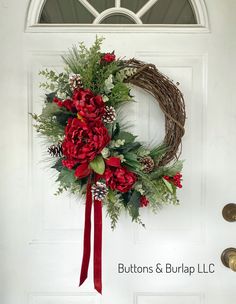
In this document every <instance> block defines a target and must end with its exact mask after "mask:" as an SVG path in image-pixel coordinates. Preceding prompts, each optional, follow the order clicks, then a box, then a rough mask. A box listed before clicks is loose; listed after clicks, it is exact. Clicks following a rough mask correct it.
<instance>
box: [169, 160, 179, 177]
mask: <svg viewBox="0 0 236 304" xmlns="http://www.w3.org/2000/svg"><path fill="white" fill-rule="evenodd" d="M182 169H183V161H181V160H178V161H176V162H175V163H174V164H173V165H172V166H171V167H168V168H166V170H165V175H168V176H174V175H175V174H176V173H178V172H181V171H182Z"/></svg>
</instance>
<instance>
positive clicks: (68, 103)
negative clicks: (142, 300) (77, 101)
mask: <svg viewBox="0 0 236 304" xmlns="http://www.w3.org/2000/svg"><path fill="white" fill-rule="evenodd" d="M53 102H55V103H56V104H57V105H58V107H60V108H66V109H67V110H68V111H70V112H73V113H76V112H77V109H76V107H75V105H74V101H73V100H72V99H66V100H64V101H62V100H60V99H58V98H57V97H54V98H53Z"/></svg>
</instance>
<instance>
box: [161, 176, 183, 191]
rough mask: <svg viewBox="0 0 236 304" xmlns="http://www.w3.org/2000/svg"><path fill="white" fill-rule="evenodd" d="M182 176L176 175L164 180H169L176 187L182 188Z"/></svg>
mask: <svg viewBox="0 0 236 304" xmlns="http://www.w3.org/2000/svg"><path fill="white" fill-rule="evenodd" d="M182 176H183V175H182V174H180V173H176V174H175V176H167V175H165V176H163V178H164V179H165V180H167V181H168V182H169V183H172V184H173V185H175V186H176V187H178V188H182V187H183V186H182V184H181V181H182Z"/></svg>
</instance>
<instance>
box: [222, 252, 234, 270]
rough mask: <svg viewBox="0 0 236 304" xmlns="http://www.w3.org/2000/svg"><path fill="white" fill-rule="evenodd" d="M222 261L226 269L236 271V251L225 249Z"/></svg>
mask: <svg viewBox="0 0 236 304" xmlns="http://www.w3.org/2000/svg"><path fill="white" fill-rule="evenodd" d="M221 261H222V263H223V264H224V265H225V266H226V267H228V268H230V269H231V270H232V271H236V249H235V248H227V249H225V250H224V251H223V252H222V255H221Z"/></svg>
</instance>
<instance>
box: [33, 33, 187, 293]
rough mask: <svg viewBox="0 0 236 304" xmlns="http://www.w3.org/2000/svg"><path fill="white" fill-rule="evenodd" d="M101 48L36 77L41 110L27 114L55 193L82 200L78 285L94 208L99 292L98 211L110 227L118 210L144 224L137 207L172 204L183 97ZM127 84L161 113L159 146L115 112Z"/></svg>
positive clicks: (74, 54) (151, 72) (125, 97)
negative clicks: (42, 141)
mask: <svg viewBox="0 0 236 304" xmlns="http://www.w3.org/2000/svg"><path fill="white" fill-rule="evenodd" d="M101 43H102V39H101V38H97V39H96V41H95V43H94V44H93V45H92V46H91V47H90V48H89V49H88V48H86V47H85V45H84V44H83V43H81V44H80V45H79V47H77V46H74V47H73V48H72V49H71V50H70V51H69V53H68V54H67V55H65V56H64V57H63V60H64V62H65V64H66V67H65V70H64V72H62V73H56V72H55V71H49V70H48V69H46V70H43V71H41V72H40V74H41V75H42V76H44V77H45V78H46V82H45V83H42V84H41V87H43V88H44V89H46V90H47V91H48V93H47V94H46V98H45V104H44V107H43V110H42V113H41V114H40V115H37V114H33V115H32V116H33V118H34V120H35V121H36V123H35V127H36V130H37V131H38V132H39V133H41V134H42V135H45V136H46V137H47V138H48V140H49V142H50V146H49V148H48V152H49V154H50V155H51V156H53V157H54V158H53V165H52V168H54V169H55V170H57V171H58V178H57V182H58V183H59V188H58V191H57V193H61V192H63V191H64V190H69V191H71V192H72V193H74V194H77V193H79V194H85V195H86V204H85V229H84V252H83V261H82V267H81V276H80V285H81V284H82V283H83V282H84V281H85V280H86V278H87V272H88V266H89V258H90V237H91V209H92V207H93V208H94V286H95V289H96V290H97V291H98V292H100V293H101V291H102V282H101V259H102V257H101V246H102V206H105V207H106V209H107V213H108V215H109V216H110V218H111V226H112V228H114V227H115V225H116V223H117V221H118V218H119V215H120V213H121V211H122V210H126V211H127V212H128V213H129V214H130V216H131V218H132V220H133V221H136V222H138V223H141V224H142V221H141V219H140V213H139V209H140V208H142V207H147V206H148V207H151V208H152V210H153V211H154V212H156V211H157V210H158V209H159V207H160V206H161V205H163V204H167V203H168V204H177V203H178V199H177V197H176V190H177V188H181V187H182V184H181V181H182V175H181V173H180V172H181V169H182V162H181V161H179V160H178V155H179V154H180V152H179V150H180V149H179V147H180V145H181V139H182V137H183V135H184V124H185V118H186V116H185V105H184V100H183V95H182V93H181V92H180V90H179V89H178V88H177V86H176V85H175V84H174V83H173V82H172V81H170V80H169V79H168V77H166V76H164V75H163V74H162V73H160V72H159V71H158V69H157V68H156V67H155V66H154V65H153V64H147V63H144V62H142V61H139V60H136V59H130V60H122V59H117V58H116V56H115V54H114V52H112V53H102V52H101ZM131 85H134V86H137V87H140V88H141V89H143V90H145V91H146V92H148V93H149V94H151V95H152V96H153V97H154V98H155V100H156V102H157V103H158V104H159V106H160V108H161V110H162V111H163V113H164V115H165V130H166V134H165V138H164V140H163V142H162V143H161V144H159V145H158V146H150V145H145V144H142V143H140V142H139V141H138V140H137V137H136V136H135V135H133V134H132V133H130V132H129V131H128V130H127V129H126V128H125V124H127V122H124V121H122V119H121V117H120V115H119V108H120V107H122V105H123V104H124V103H127V102H134V97H133V96H132V95H131V92H130V90H131ZM142 225H143V224H142Z"/></svg>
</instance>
